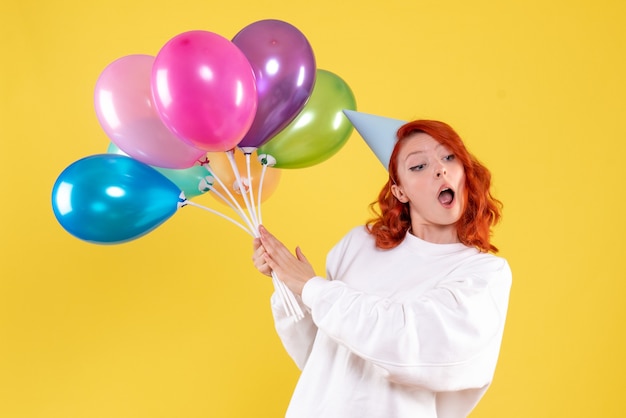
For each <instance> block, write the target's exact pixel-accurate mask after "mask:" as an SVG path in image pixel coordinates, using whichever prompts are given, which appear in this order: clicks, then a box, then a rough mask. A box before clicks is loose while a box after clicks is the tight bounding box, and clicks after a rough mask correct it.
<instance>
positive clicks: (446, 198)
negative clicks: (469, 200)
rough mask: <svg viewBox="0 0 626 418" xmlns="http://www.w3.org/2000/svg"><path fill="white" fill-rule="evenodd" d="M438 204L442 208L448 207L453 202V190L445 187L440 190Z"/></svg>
mask: <svg viewBox="0 0 626 418" xmlns="http://www.w3.org/2000/svg"><path fill="white" fill-rule="evenodd" d="M438 199H439V203H441V204H442V205H444V206H450V205H451V204H452V202H453V201H454V190H452V189H451V188H449V187H445V188H443V189H441V191H440V192H439V196H438Z"/></svg>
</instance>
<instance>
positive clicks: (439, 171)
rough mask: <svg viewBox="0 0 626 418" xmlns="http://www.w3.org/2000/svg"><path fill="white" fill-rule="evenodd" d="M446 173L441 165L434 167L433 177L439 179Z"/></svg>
mask: <svg viewBox="0 0 626 418" xmlns="http://www.w3.org/2000/svg"><path fill="white" fill-rule="evenodd" d="M447 173H448V172H447V171H446V168H445V167H444V166H443V165H442V164H439V165H437V167H435V177H437V178H439V177H441V176H445V175H446V174H447Z"/></svg>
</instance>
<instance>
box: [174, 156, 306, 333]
mask: <svg viewBox="0 0 626 418" xmlns="http://www.w3.org/2000/svg"><path fill="white" fill-rule="evenodd" d="M233 152H234V151H233V150H230V151H226V155H227V157H228V160H229V162H230V165H231V168H232V170H233V173H234V174H235V178H236V179H237V182H238V184H239V186H240V190H241V192H242V193H241V195H242V196H243V200H244V203H245V205H246V209H247V210H248V213H249V214H250V215H251V218H252V219H250V218H249V217H248V216H246V214H245V212H244V211H243V209H242V207H241V205H240V204H239V203H238V201H237V199H235V197H234V196H233V194H232V193H231V192H230V190H229V188H228V187H226V186H225V185H224V183H223V182H222V180H221V179H220V178H219V177H218V176H217V175H216V173H215V172H214V171H213V169H212V168H211V166H210V164H209V163H208V162H207V163H206V164H205V167H206V169H207V171H208V172H209V173H210V174H211V176H212V177H213V178H214V179H215V181H217V183H218V184H219V185H220V186H221V187H222V189H223V190H225V191H226V194H227V195H228V197H229V198H230V200H231V201H232V203H234V205H233V204H231V203H230V202H229V200H228V199H227V198H226V197H225V196H223V195H222V194H221V193H219V192H218V191H217V190H215V188H214V187H213V186H212V185H211V186H209V190H210V191H212V192H213V193H215V194H216V195H217V197H219V198H220V199H222V200H223V201H224V202H225V203H226V204H227V205H228V206H230V208H231V209H233V210H234V211H235V212H236V213H237V214H238V215H239V216H240V217H241V218H242V219H243V220H244V221H245V222H246V223H247V224H248V228H246V227H245V226H244V225H242V224H240V223H239V222H237V221H235V220H234V219H232V218H229V217H228V216H226V215H224V214H222V213H220V212H218V211H215V210H212V209H210V208H206V207H204V206H201V205H198V204H196V203H192V202H190V201H188V200H186V201H185V203H187V204H191V205H192V206H196V207H199V208H202V209H205V210H207V211H209V212H212V213H214V214H216V215H218V216H221V217H223V218H225V219H227V220H229V221H230V222H232V223H234V224H235V225H237V226H238V227H240V228H241V229H243V230H244V231H246V232H247V233H248V234H250V235H252V236H253V237H254V238H258V237H259V232H258V227H259V225H260V222H259V219H260V216H259V218H257V217H256V213H255V212H256V211H255V209H254V204H252V205H251V204H250V201H249V200H248V195H247V194H246V191H245V184H244V183H243V182H242V181H241V180H242V179H241V173H240V172H239V168H238V167H237V164H236V162H235V159H234V154H233ZM246 157H247V158H246V160H247V167H248V179H249V181H250V185H249V188H250V199H251V200H252V202H254V194H253V192H252V181H251V176H250V166H249V160H250V159H249V155H246ZM263 170H265V166H264V167H263ZM263 174H264V172H263ZM262 177H263V175H262ZM261 181H263V179H262V180H261ZM261 188H262V186H261V185H259V203H258V209H259V211H260V209H261V198H260V196H261V192H260V191H261ZM259 214H260V212H259ZM272 282H273V284H274V288H275V289H276V291H277V292H278V294H279V296H280V298H281V300H282V302H283V307H284V309H285V313H286V314H287V316H291V317H293V318H294V320H295V321H298V320H300V319H302V318H304V313H303V312H302V309H301V308H300V305H299V303H298V301H297V300H296V298H295V296H294V294H293V293H292V292H291V290H289V288H288V287H287V285H286V284H285V283H284V282H283V281H281V280H280V279H279V278H278V276H277V275H276V273H274V272H273V271H272Z"/></svg>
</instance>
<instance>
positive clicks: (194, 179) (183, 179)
mask: <svg viewBox="0 0 626 418" xmlns="http://www.w3.org/2000/svg"><path fill="white" fill-rule="evenodd" d="M107 153H109V154H120V155H127V154H126V153H125V152H124V151H122V150H121V149H119V147H118V146H117V145H115V144H114V143H113V142H111V143H110V144H109V147H108V148H107ZM151 167H152V168H154V169H155V170H156V171H158V172H159V173H161V174H163V175H164V176H165V177H167V178H168V179H169V180H170V181H171V182H172V183H174V184H175V185H176V186H178V188H179V189H180V190H182V191H183V193H185V197H186V198H187V199H191V198H192V197H196V196H200V195H201V194H203V193H205V192H207V191H209V186H212V185H213V181H214V180H215V179H214V178H213V176H212V175H211V174H210V173H209V171H208V170H207V169H206V168H205V167H203V166H201V165H194V166H191V167H189V168H181V169H176V168H161V167H155V166H151Z"/></svg>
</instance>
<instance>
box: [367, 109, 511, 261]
mask: <svg viewBox="0 0 626 418" xmlns="http://www.w3.org/2000/svg"><path fill="white" fill-rule="evenodd" d="M418 132H423V133H426V134H428V135H430V136H431V137H432V138H434V139H435V140H436V141H437V142H439V143H440V144H442V145H444V146H445V147H446V148H447V149H448V150H450V152H452V153H453V154H454V155H455V157H456V158H457V159H458V160H459V161H461V163H462V164H463V168H464V169H465V186H466V187H465V193H466V199H465V202H466V203H465V208H463V214H462V216H461V218H460V219H459V220H458V222H457V235H458V238H459V241H461V242H462V243H463V244H465V245H467V246H470V247H476V248H478V249H479V250H480V251H482V252H489V251H491V252H494V253H496V252H498V248H497V247H495V246H494V245H493V244H491V243H490V238H491V228H492V227H493V226H494V225H496V224H497V223H498V222H499V221H500V218H501V216H502V213H501V212H502V203H501V202H500V201H499V200H497V199H495V198H494V197H493V196H492V195H491V190H490V187H491V173H490V172H489V170H488V169H487V168H486V167H485V166H484V165H482V164H481V163H480V162H479V161H478V160H477V159H476V158H475V157H474V156H473V155H472V154H470V153H469V151H468V150H467V149H466V148H465V145H464V144H463V141H462V140H461V137H460V136H459V135H458V134H457V133H456V132H455V131H454V130H453V129H452V128H451V127H450V126H448V125H447V124H445V123H443V122H438V121H433V120H416V121H413V122H409V123H406V124H404V125H403V126H402V127H400V129H398V132H397V138H398V141H397V143H396V145H395V146H394V148H393V152H392V153H391V158H390V160H389V179H388V180H387V183H386V184H385V185H384V186H383V188H382V190H381V191H380V193H379V195H378V200H377V201H375V202H372V204H371V205H370V208H371V209H372V211H373V212H374V214H375V215H376V217H375V218H373V219H371V220H369V221H368V222H367V228H368V230H369V232H370V233H371V234H372V235H373V236H374V237H375V239H376V246H377V247H378V248H381V249H390V248H394V247H396V246H398V245H399V244H400V243H401V242H402V240H403V239H404V237H405V235H406V231H408V230H409V228H410V227H411V216H410V214H409V205H407V204H405V203H401V202H400V201H399V200H398V199H396V198H395V196H394V195H393V194H392V193H391V185H392V184H394V183H396V181H395V179H397V178H398V162H397V159H398V158H397V157H398V153H399V150H400V149H401V148H402V144H403V143H404V142H405V140H406V139H407V138H409V137H410V136H412V135H413V134H415V133H418ZM376 204H378V208H379V209H380V213H379V212H378V211H377V210H376V208H375V206H376Z"/></svg>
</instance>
